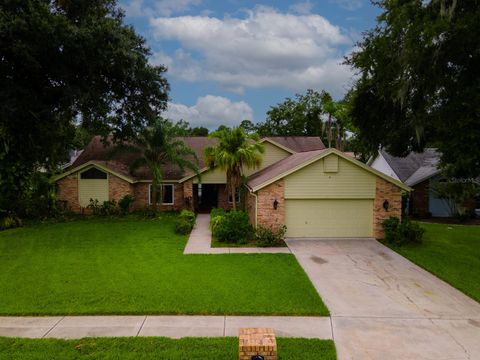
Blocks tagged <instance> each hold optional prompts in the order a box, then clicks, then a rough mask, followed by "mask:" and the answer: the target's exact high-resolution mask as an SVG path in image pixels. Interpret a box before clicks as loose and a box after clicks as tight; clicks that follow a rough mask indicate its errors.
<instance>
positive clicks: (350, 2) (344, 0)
mask: <svg viewBox="0 0 480 360" xmlns="http://www.w3.org/2000/svg"><path fill="white" fill-rule="evenodd" d="M330 2H331V3H334V4H337V5H338V6H340V7H341V8H343V9H345V10H349V11H354V10H358V9H360V8H361V7H362V6H363V1H362V0H330Z"/></svg>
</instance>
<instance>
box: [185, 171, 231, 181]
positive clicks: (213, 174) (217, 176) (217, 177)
mask: <svg viewBox="0 0 480 360" xmlns="http://www.w3.org/2000/svg"><path fill="white" fill-rule="evenodd" d="M193 182H194V183H195V184H196V183H198V182H199V181H198V178H197V177H195V178H194V179H193ZM200 182H201V183H202V184H226V183H227V175H226V174H225V171H223V170H220V169H219V168H215V169H213V170H208V171H206V172H204V173H203V174H201V181H200Z"/></svg>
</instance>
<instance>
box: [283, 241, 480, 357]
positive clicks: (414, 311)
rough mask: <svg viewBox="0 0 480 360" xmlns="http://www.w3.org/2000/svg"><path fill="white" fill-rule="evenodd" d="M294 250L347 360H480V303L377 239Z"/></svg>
mask: <svg viewBox="0 0 480 360" xmlns="http://www.w3.org/2000/svg"><path fill="white" fill-rule="evenodd" d="M287 243H288V246H289V248H290V250H291V251H292V253H293V254H294V255H295V256H296V257H297V259H298V261H299V262H300V264H301V265H302V267H303V268H304V270H305V271H306V273H307V274H308V276H309V277H310V279H311V281H312V282H313V284H314V286H315V288H316V289H317V291H318V292H319V294H320V295H321V297H322V299H323V300H324V302H325V303H326V305H327V306H328V308H329V310H330V312H331V315H332V330H333V336H334V340H335V345H336V347H337V352H338V357H339V359H340V360H346V359H348V360H350V359H355V360H357V359H359V360H360V359H362V360H363V359H375V360H376V359H378V360H384V359H389V360H394V359H436V360H442V359H445V360H447V359H480V304H479V303H477V302H476V301H474V300H472V299H471V298H469V297H467V296H466V295H464V294H463V293H461V292H460V291H458V290H456V289H454V288H453V287H451V286H450V285H448V284H447V283H445V282H443V281H442V280H440V279H438V278H437V277H435V276H434V275H432V274H430V273H429V272H427V271H425V270H423V269H421V268H420V267H418V266H417V265H415V264H413V263H412V262H410V261H408V260H407V259H405V258H404V257H402V256H400V255H399V254H397V253H395V252H394V251H392V250H390V249H389V248H387V247H385V246H384V245H382V244H380V243H379V242H377V241H376V240H374V239H308V240H300V239H289V240H287ZM445 261H448V259H445Z"/></svg>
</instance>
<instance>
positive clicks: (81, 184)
mask: <svg viewBox="0 0 480 360" xmlns="http://www.w3.org/2000/svg"><path fill="white" fill-rule="evenodd" d="M90 199H97V200H98V202H99V203H100V204H102V203H103V202H104V201H108V178H107V179H78V200H79V203H80V206H82V207H86V206H88V205H89V204H90Z"/></svg>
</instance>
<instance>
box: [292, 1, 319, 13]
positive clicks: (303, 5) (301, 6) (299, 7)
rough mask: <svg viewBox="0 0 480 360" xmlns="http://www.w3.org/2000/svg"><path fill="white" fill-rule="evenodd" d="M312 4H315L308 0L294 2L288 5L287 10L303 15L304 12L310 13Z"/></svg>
mask: <svg viewBox="0 0 480 360" xmlns="http://www.w3.org/2000/svg"><path fill="white" fill-rule="evenodd" d="M314 6H315V5H314V4H313V3H311V2H310V0H307V1H305V2H299V3H296V4H293V5H290V7H289V10H290V11H292V12H294V13H297V14H302V15H305V14H310V13H311V12H312V10H313V7H314Z"/></svg>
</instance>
